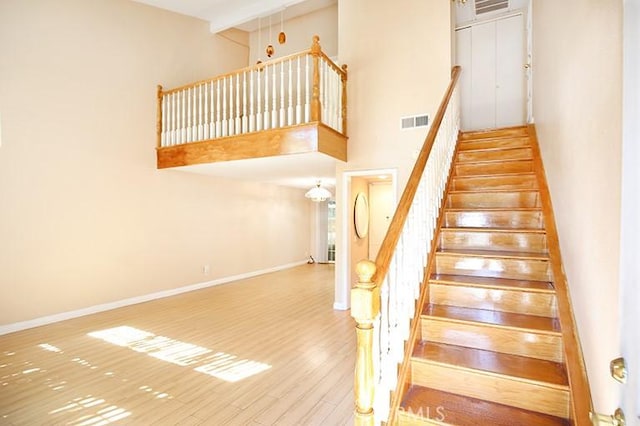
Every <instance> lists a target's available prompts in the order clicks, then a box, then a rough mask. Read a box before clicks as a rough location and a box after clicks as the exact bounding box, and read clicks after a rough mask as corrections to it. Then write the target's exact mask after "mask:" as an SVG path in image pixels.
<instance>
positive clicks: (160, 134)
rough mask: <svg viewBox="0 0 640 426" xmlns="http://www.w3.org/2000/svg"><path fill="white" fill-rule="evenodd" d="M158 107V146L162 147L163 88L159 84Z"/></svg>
mask: <svg viewBox="0 0 640 426" xmlns="http://www.w3.org/2000/svg"><path fill="white" fill-rule="evenodd" d="M157 97H158V105H157V106H156V117H157V118H156V120H157V121H156V144H157V146H158V148H160V147H162V86H161V85H159V84H158V92H157Z"/></svg>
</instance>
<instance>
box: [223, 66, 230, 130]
mask: <svg viewBox="0 0 640 426" xmlns="http://www.w3.org/2000/svg"><path fill="white" fill-rule="evenodd" d="M228 126H229V120H228V119H227V78H226V77H222V136H223V137H224V136H227V135H228V134H229V127H228Z"/></svg>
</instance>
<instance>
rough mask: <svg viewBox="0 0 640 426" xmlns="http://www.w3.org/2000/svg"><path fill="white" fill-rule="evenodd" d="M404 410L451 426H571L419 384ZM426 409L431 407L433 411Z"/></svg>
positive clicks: (406, 398)
mask: <svg viewBox="0 0 640 426" xmlns="http://www.w3.org/2000/svg"><path fill="white" fill-rule="evenodd" d="M400 407H401V410H402V411H403V412H404V413H413V414H414V416H415V415H418V414H422V416H419V417H423V418H431V419H433V420H440V421H441V422H443V423H445V424H451V425H493V426H514V425H519V426H557V425H563V426H568V425H569V424H570V423H569V421H568V420H566V419H562V418H560V417H554V416H550V415H547V414H541V413H536V412H534V411H528V410H523V409H520V408H515V407H510V406H508V405H503V404H497V403H494V402H489V401H484V400H481V399H477V398H469V397H465V396H461V395H456V394H453V393H448V392H442V391H438V390H435V389H430V388H425V387H422V386H416V385H413V386H411V387H410V388H409V390H408V391H407V393H406V395H405V396H404V398H403V400H402V402H401V404H400ZM414 407H415V408H414ZM425 407H429V412H427V410H426V408H425ZM439 407H441V409H440V410H438V408H439ZM420 408H422V410H420ZM443 417H444V418H443Z"/></svg>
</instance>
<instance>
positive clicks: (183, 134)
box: [180, 90, 188, 143]
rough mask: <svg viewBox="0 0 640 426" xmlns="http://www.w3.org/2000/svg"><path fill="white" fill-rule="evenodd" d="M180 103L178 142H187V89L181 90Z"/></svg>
mask: <svg viewBox="0 0 640 426" xmlns="http://www.w3.org/2000/svg"><path fill="white" fill-rule="evenodd" d="M180 94H181V99H180V101H181V103H182V119H181V120H180V143H185V142H187V102H188V100H187V91H186V90H182V91H181V92H180Z"/></svg>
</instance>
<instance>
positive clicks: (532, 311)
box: [429, 283, 556, 318]
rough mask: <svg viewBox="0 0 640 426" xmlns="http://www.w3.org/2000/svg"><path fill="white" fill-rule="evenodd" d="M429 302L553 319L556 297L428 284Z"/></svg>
mask: <svg viewBox="0 0 640 426" xmlns="http://www.w3.org/2000/svg"><path fill="white" fill-rule="evenodd" d="M429 302H430V303H431V304H434V305H445V306H459V307H463V308H473V309H487V310H489V309H490V310H495V311H500V312H512V313H517V314H529V315H537V316H542V317H549V318H555V316H556V297H555V295H554V294H553V293H552V292H534V291H523V290H521V289H499V288H482V287H471V286H464V285H462V284H461V285H450V284H434V283H431V284H430V285H429Z"/></svg>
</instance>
